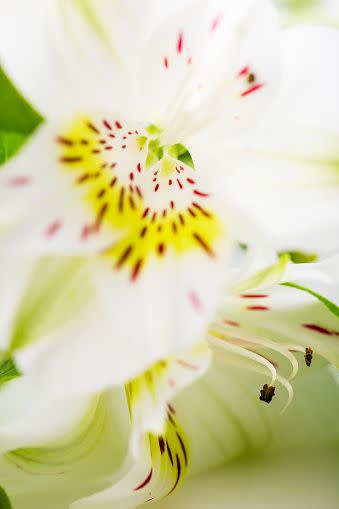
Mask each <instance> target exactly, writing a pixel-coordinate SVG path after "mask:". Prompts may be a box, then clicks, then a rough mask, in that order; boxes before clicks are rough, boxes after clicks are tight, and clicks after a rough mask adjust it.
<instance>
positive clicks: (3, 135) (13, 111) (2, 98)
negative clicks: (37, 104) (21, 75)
mask: <svg viewBox="0 0 339 509" xmlns="http://www.w3.org/2000/svg"><path fill="white" fill-rule="evenodd" d="M42 120H43V119H42V117H41V115H39V113H37V112H36V111H35V110H34V109H33V108H32V107H31V106H30V105H29V104H28V102H27V101H26V100H25V99H24V98H23V97H22V96H21V95H20V93H19V92H18V91H17V90H16V88H15V87H14V85H13V84H12V83H11V81H10V80H9V79H8V77H7V76H6V74H5V73H4V71H3V69H1V67H0V165H1V164H4V163H5V162H6V161H7V160H8V159H9V158H10V157H12V156H13V155H14V154H15V153H16V152H17V151H18V150H19V149H20V147H21V146H22V145H23V144H24V143H25V141H26V140H27V139H28V138H29V136H30V135H31V134H32V133H33V131H34V130H35V129H36V128H37V126H38V125H39V124H40V123H41V122H42Z"/></svg>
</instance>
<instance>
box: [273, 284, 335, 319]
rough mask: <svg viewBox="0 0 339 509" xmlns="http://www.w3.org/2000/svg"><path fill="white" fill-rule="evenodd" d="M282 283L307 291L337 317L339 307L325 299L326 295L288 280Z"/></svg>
mask: <svg viewBox="0 0 339 509" xmlns="http://www.w3.org/2000/svg"><path fill="white" fill-rule="evenodd" d="M282 285H283V286H290V287H291V288H296V289H297V290H301V291H302V292H306V293H309V294H310V295H312V296H313V297H315V298H316V299H318V300H319V301H320V302H322V303H323V304H324V306H326V307H327V309H328V310H329V311H330V312H331V313H333V314H334V315H335V316H336V317H337V318H339V307H338V306H337V305H336V304H335V303H334V302H331V301H330V300H328V299H326V297H323V296H322V295H320V294H319V293H316V292H314V291H313V290H311V289H310V288H306V287H305V286H300V285H297V284H296V283H293V282H290V281H288V282H287V283H282Z"/></svg>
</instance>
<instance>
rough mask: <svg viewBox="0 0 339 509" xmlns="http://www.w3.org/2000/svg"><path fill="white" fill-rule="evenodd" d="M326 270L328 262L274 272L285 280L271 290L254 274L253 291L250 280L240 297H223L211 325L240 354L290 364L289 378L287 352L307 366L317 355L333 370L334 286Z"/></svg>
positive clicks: (338, 354)
mask: <svg viewBox="0 0 339 509" xmlns="http://www.w3.org/2000/svg"><path fill="white" fill-rule="evenodd" d="M323 264H324V265H323ZM322 266H324V270H322ZM327 266H328V262H322V263H319V264H305V266H304V265H300V266H294V265H291V266H290V268H289V267H287V270H286V269H285V272H284V273H283V274H282V273H281V272H280V274H279V273H277V275H278V282H281V281H283V280H285V281H286V279H287V281H288V282H286V283H285V284H283V285H277V284H275V285H274V284H273V286H272V281H271V282H270V281H269V280H268V282H267V283H268V284H266V285H265V284H261V283H263V282H264V278H265V272H263V273H261V278H262V280H261V282H260V274H259V275H258V278H257V281H256V285H255V286H253V281H254V280H255V278H254V279H252V282H251V284H250V285H249V286H248V289H247V290H246V289H245V285H240V288H241V292H240V293H238V294H237V295H235V296H234V297H231V296H229V297H226V298H225V300H224V303H223V306H222V310H221V311H220V314H219V316H218V319H217V321H216V327H217V329H218V331H219V332H220V334H221V336H220V337H221V339H222V340H223V341H226V342H227V341H230V343H232V344H238V345H239V346H241V347H243V348H244V353H245V350H246V349H250V350H253V351H256V349H258V348H259V350H260V349H261V348H264V349H265V348H268V349H269V350H270V349H271V350H273V351H274V350H277V351H278V352H279V351H280V352H281V353H282V354H285V356H286V358H288V359H289V362H290V363H291V368H292V374H291V377H293V376H295V374H296V369H297V364H296V361H295V360H293V358H291V352H296V355H299V354H297V352H302V353H303V354H304V359H305V362H306V365H307V366H308V367H309V366H311V362H312V359H313V357H315V358H317V357H318V356H322V357H324V358H325V359H326V360H327V361H329V362H332V363H333V364H335V365H337V364H338V362H339V349H338V341H337V336H338V332H339V331H338V305H337V302H338V300H339V297H338V281H337V280H334V281H333V278H329V277H328V275H327V274H326V268H327ZM271 272H272V269H271ZM272 273H273V272H272ZM298 274H299V275H298ZM307 274H308V277H307ZM290 276H292V278H293V280H292V281H290V280H289V279H290ZM250 281H251V280H248V281H247V284H248V283H249V282H250ZM319 285H320V286H319ZM319 290H321V291H322V293H321V294H319V293H318V292H319ZM327 295H328V297H327ZM281 348H283V350H281Z"/></svg>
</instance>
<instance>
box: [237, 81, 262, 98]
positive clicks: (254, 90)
mask: <svg viewBox="0 0 339 509" xmlns="http://www.w3.org/2000/svg"><path fill="white" fill-rule="evenodd" d="M263 86H264V84H263V83H256V84H255V85H253V86H252V87H250V88H249V89H247V90H245V92H243V93H242V94H240V97H246V96H248V95H250V94H253V92H256V91H257V90H260V89H261V88H263Z"/></svg>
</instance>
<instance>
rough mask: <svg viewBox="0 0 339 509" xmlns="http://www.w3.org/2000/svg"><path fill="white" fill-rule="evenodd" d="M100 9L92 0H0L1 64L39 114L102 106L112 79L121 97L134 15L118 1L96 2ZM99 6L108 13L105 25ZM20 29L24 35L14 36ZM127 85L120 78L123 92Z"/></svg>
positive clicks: (117, 93) (106, 98) (108, 95)
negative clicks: (125, 11)
mask: <svg viewBox="0 0 339 509" xmlns="http://www.w3.org/2000/svg"><path fill="white" fill-rule="evenodd" d="M99 10H100V14H98V13H97V8H96V6H94V4H93V2H92V1H90V0H89V1H86V2H72V1H68V0H67V1H63V2H56V1H52V2H50V3H49V4H48V6H47V5H45V4H43V3H41V2H39V1H37V0H31V1H30V2H26V3H25V5H21V2H17V1H15V2H4V5H3V6H2V15H1V30H0V33H1V36H0V57H1V62H2V65H3V66H4V67H5V70H6V71H7V72H8V74H9V76H10V78H11V79H12V80H13V81H14V83H15V84H16V85H17V86H18V88H19V90H20V91H21V93H23V94H24V96H25V97H26V99H27V100H28V101H30V102H31V103H32V104H33V105H34V106H35V107H36V108H37V109H38V110H39V111H41V112H42V114H44V115H48V116H49V115H54V116H56V115H60V114H62V113H66V112H67V111H69V110H70V109H72V110H73V111H81V110H83V108H84V107H90V106H92V107H97V108H98V107H99V108H100V107H103V106H104V105H105V104H106V105H107V104H109V100H110V98H111V97H112V92H111V91H112V88H111V87H112V84H113V83H114V95H115V98H117V97H118V95H119V93H120V99H121V97H123V94H122V87H121V80H122V77H123V76H125V77H126V75H127V76H128V69H127V67H126V65H125V63H128V62H129V61H130V60H131V58H130V59H128V58H123V56H124V57H125V56H126V54H125V55H122V54H121V50H122V49H123V48H124V47H125V48H126V41H127V43H128V40H129V39H130V40H131V42H132V39H133V40H134V41H136V39H135V37H136V36H137V34H136V33H135V27H134V26H133V16H132V20H131V18H129V17H127V16H126V15H125V16H123V17H122V13H121V7H120V6H118V5H116V4H114V5H113V4H112V3H111V2H107V1H100V2H99ZM122 10H123V9H122ZM103 11H106V14H107V15H108V19H109V23H110V26H109V27H108V26H107V25H106V23H105V21H104V19H105V18H103V16H102V13H103ZM133 28H134V30H133ZM18 33H20V34H21V35H22V37H20V38H18V37H17V34H18ZM112 34H114V36H112ZM27 40H29V41H30V44H29V46H27V44H25V41H27ZM128 47H129V48H130V46H129V45H128ZM132 56H133V54H132ZM94 69H95V72H93V70H94ZM37 76H39V79H38V80H37V79H36V77H37ZM128 86H129V80H128V79H124V93H126V94H127V87H128ZM94 91H95V92H94ZM127 95H128V94H127ZM125 97H126V96H125Z"/></svg>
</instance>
